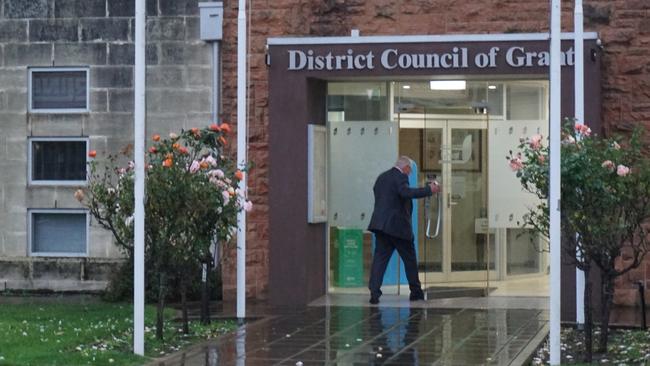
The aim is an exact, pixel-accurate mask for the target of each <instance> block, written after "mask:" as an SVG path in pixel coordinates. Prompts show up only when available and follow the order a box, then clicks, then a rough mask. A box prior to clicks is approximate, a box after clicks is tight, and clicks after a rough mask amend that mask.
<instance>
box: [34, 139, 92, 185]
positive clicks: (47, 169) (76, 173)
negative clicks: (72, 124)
mask: <svg viewBox="0 0 650 366" xmlns="http://www.w3.org/2000/svg"><path fill="white" fill-rule="evenodd" d="M29 141H30V143H29V156H28V161H29V167H28V175H29V184H32V185H84V184H86V174H87V173H86V156H87V154H88V139H87V138H83V137H81V138H73V137H48V138H31V139H30V140H29Z"/></svg>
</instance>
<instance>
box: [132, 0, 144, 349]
mask: <svg viewBox="0 0 650 366" xmlns="http://www.w3.org/2000/svg"><path fill="white" fill-rule="evenodd" d="M145 16H146V8H145V0H136V2H135V71H134V82H135V84H134V95H135V100H134V104H133V105H134V139H135V141H134V146H135V148H134V151H133V155H134V161H135V182H134V184H135V190H134V195H135V210H134V211H135V212H134V240H133V245H134V249H133V352H134V353H135V354H138V355H141V356H144V215H145V213H144V179H145V167H144V136H145V42H146V41H145V24H146V17H145Z"/></svg>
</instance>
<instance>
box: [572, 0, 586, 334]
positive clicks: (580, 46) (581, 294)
mask: <svg viewBox="0 0 650 366" xmlns="http://www.w3.org/2000/svg"><path fill="white" fill-rule="evenodd" d="M582 15H583V13H582V0H576V3H575V11H574V16H573V23H574V27H575V30H574V39H573V42H574V49H575V64H574V65H573V70H574V72H575V77H574V80H575V84H574V87H573V90H574V95H575V106H574V110H575V118H576V122H577V123H581V124H582V123H585V93H584V89H585V82H584V75H585V74H584V39H583V38H584V37H583V33H584V31H583V16H582ZM576 236H577V235H576ZM576 239H577V240H576V242H577V241H578V240H579V237H576ZM576 258H577V259H578V260H580V259H581V256H580V253H579V251H578V250H577V248H576ZM585 281H586V279H585V274H584V272H583V271H581V270H580V269H578V268H576V324H577V326H578V328H582V326H584V324H585Z"/></svg>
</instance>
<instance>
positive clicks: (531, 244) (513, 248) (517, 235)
mask: <svg viewBox="0 0 650 366" xmlns="http://www.w3.org/2000/svg"><path fill="white" fill-rule="evenodd" d="M506 240H507V243H506V245H507V248H508V252H507V256H508V257H507V258H508V263H507V273H508V275H518V274H526V273H538V272H539V271H540V251H539V250H540V249H541V248H543V246H542V244H543V242H542V240H541V238H540V237H539V235H533V234H532V233H531V232H530V231H529V230H526V229H508V230H507V235H506Z"/></svg>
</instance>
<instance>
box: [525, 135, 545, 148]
mask: <svg viewBox="0 0 650 366" xmlns="http://www.w3.org/2000/svg"><path fill="white" fill-rule="evenodd" d="M528 144H529V145H530V148H531V149H533V150H537V149H539V148H540V147H542V135H539V134H538V135H534V136H533V137H531V138H530V140H528Z"/></svg>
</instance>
